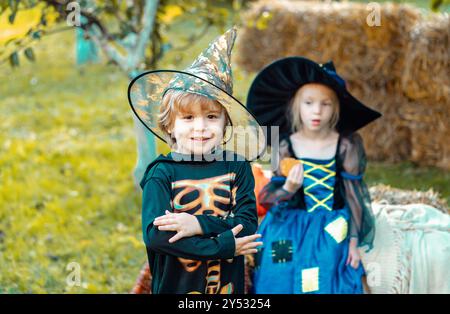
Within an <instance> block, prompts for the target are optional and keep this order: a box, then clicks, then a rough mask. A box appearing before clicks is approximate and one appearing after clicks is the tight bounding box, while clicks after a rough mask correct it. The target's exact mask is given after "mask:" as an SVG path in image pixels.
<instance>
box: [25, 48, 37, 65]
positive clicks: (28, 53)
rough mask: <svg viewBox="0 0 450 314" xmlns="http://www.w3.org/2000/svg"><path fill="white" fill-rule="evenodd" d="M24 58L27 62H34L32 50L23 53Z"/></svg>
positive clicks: (28, 49)
mask: <svg viewBox="0 0 450 314" xmlns="http://www.w3.org/2000/svg"><path fill="white" fill-rule="evenodd" d="M24 54H25V57H27V59H28V60H30V61H32V62H34V60H35V57H34V52H33V49H32V48H27V49H25V51H24Z"/></svg>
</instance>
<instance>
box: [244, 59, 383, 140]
mask: <svg viewBox="0 0 450 314" xmlns="http://www.w3.org/2000/svg"><path fill="white" fill-rule="evenodd" d="M308 83H321V84H324V85H326V86H328V87H330V88H331V89H333V90H334V91H335V92H336V94H337V96H338V98H339V103H340V117H339V121H338V124H337V127H336V129H337V131H338V132H339V133H340V134H343V135H348V134H351V133H353V132H355V131H356V130H358V129H360V128H362V127H363V126H365V125H367V124H368V123H370V122H372V121H373V120H375V119H377V118H379V117H380V116H381V114H380V113H379V112H377V111H375V110H373V109H371V108H369V107H366V106H365V105H364V104H363V103H361V102H360V101H359V100H357V99H356V98H355V97H353V96H352V95H351V94H350V93H349V92H348V91H347V89H346V87H345V81H344V80H343V79H342V78H341V77H339V76H338V75H337V74H336V72H335V70H334V65H333V63H332V62H328V63H326V64H324V65H323V66H320V65H319V64H317V63H315V62H313V61H311V60H308V59H305V58H302V57H288V58H283V59H280V60H277V61H275V62H273V63H271V64H269V65H268V66H267V67H265V68H264V69H263V70H261V72H260V73H259V74H258V75H257V76H256V77H255V79H254V80H253V83H252V85H251V87H250V90H249V92H248V96H247V109H248V110H249V111H250V112H251V113H252V114H253V115H254V116H255V117H256V119H257V121H258V123H259V124H260V125H263V126H279V127H280V134H282V133H290V132H291V125H290V123H289V120H290V119H288V117H287V116H286V112H287V107H288V104H289V101H290V100H291V99H292V97H293V96H294V95H295V92H296V91H297V90H298V89H299V88H300V87H301V86H303V85H305V84H308ZM267 132H268V133H267V136H266V139H267V141H268V145H270V139H271V134H270V128H268V130H267Z"/></svg>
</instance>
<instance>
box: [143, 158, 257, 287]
mask: <svg viewBox="0 0 450 314" xmlns="http://www.w3.org/2000/svg"><path fill="white" fill-rule="evenodd" d="M218 154H221V159H220V158H219V160H211V159H209V158H199V159H198V160H197V161H195V159H194V160H192V159H191V158H192V157H195V156H192V155H184V154H177V153H170V154H168V155H167V156H164V155H160V156H159V157H158V158H157V159H156V160H155V161H153V162H152V163H151V164H149V166H148V167H147V170H146V172H145V174H144V177H143V179H142V181H141V187H142V188H143V201H142V232H143V238H144V242H145V245H146V249H147V256H148V260H149V265H150V269H151V272H152V292H153V293H155V294H158V293H182V294H184V293H192V292H194V293H243V292H244V258H243V257H242V256H238V257H234V253H235V243H234V236H233V234H232V232H231V230H230V229H232V228H233V227H234V226H236V225H238V224H242V225H243V227H244V228H243V230H242V231H241V233H239V234H238V235H237V237H242V236H245V235H249V234H254V233H255V232H256V228H257V226H258V218H257V212H256V200H255V194H254V186H255V185H254V179H253V176H252V172H251V166H250V163H249V162H247V161H245V160H244V161H239V160H242V158H240V157H239V156H238V155H236V154H234V153H231V152H219V153H218ZM220 160H222V161H220ZM165 210H169V211H170V212H186V213H189V214H192V215H196V217H197V219H198V221H199V223H200V226H201V227H202V230H203V231H204V235H202V236H193V237H188V238H182V239H180V240H178V241H176V242H174V243H169V242H168V240H169V239H170V238H171V237H172V236H174V235H175V232H173V231H160V230H158V228H157V227H155V226H154V225H153V221H154V219H155V218H156V217H158V216H162V215H164V212H165Z"/></svg>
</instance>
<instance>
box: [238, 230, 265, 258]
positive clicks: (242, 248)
mask: <svg viewBox="0 0 450 314" xmlns="http://www.w3.org/2000/svg"><path fill="white" fill-rule="evenodd" d="M242 228H244V227H243V226H242V225H237V226H236V227H234V228H233V229H231V232H233V235H234V241H235V246H236V251H235V253H234V256H239V255H247V254H253V253H257V252H258V250H257V249H256V247H258V246H261V245H263V243H262V242H253V241H255V240H256V239H258V238H260V237H261V235H260V234H252V235H249V236H246V237H242V238H236V235H237V234H238V233H239V232H241V231H242Z"/></svg>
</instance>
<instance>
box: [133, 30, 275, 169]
mask: <svg viewBox="0 0 450 314" xmlns="http://www.w3.org/2000/svg"><path fill="white" fill-rule="evenodd" d="M235 39H236V29H235V28H232V29H230V30H228V31H227V32H226V33H225V34H223V35H221V36H219V37H217V38H216V39H215V40H214V41H213V42H212V43H211V44H210V45H209V47H208V48H207V49H205V50H204V51H203V52H202V53H201V54H200V55H199V56H198V57H197V59H196V60H195V61H194V63H192V65H190V66H189V67H188V68H186V69H185V70H183V71H177V70H156V71H148V72H144V73H142V74H140V75H139V76H137V77H136V78H134V79H133V80H132V81H131V83H130V85H129V87H128V101H129V103H130V106H131V109H132V110H133V112H134V113H135V114H136V116H137V117H138V119H139V120H140V121H141V122H142V123H143V124H144V125H145V127H147V128H148V129H149V130H150V131H151V132H152V133H153V134H154V135H155V136H156V137H158V138H159V139H161V140H163V141H164V142H166V143H167V142H168V139H167V138H166V134H165V133H164V132H163V130H161V129H160V128H159V127H158V115H159V112H160V106H161V102H162V98H163V97H164V94H165V93H166V92H167V91H168V90H181V91H185V92H187V93H193V94H197V95H201V96H205V97H207V98H209V99H212V100H216V101H218V102H219V103H220V104H221V105H222V106H223V107H224V108H225V110H226V111H227V113H228V116H229V117H230V120H231V121H230V122H231V126H228V127H227V132H226V135H225V139H227V140H226V141H225V142H224V143H223V144H222V147H221V148H222V149H223V150H229V151H234V152H236V153H238V154H239V155H241V156H243V157H245V158H246V159H247V160H249V161H252V160H255V159H257V158H259V157H260V156H261V155H262V154H263V153H264V151H265V148H266V145H265V143H266V140H265V135H264V131H263V129H262V128H261V126H260V125H259V124H258V122H257V121H256V119H255V117H254V116H253V115H252V114H251V113H250V112H249V111H248V110H247V109H246V108H245V106H244V105H243V104H241V103H240V102H239V101H238V100H237V99H236V98H234V97H233V96H232V93H233V75H232V71H231V50H232V48H233V45H234V41H235Z"/></svg>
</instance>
